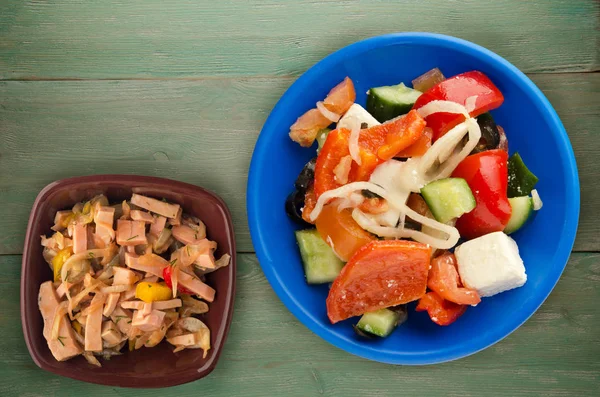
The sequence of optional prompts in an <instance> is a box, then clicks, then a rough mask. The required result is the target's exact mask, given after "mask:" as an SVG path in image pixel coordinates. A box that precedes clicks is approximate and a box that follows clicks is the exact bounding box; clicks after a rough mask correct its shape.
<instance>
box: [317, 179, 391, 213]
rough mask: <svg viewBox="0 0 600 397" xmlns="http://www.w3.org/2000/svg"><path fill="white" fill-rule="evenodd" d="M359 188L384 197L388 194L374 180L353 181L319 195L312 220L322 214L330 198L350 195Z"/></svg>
mask: <svg viewBox="0 0 600 397" xmlns="http://www.w3.org/2000/svg"><path fill="white" fill-rule="evenodd" d="M357 190H370V191H372V192H373V193H376V194H379V195H380V196H382V197H383V195H386V194H387V192H386V191H385V190H384V189H383V188H382V187H381V186H378V185H376V184H374V183H372V182H352V183H349V184H347V185H344V186H340V187H338V188H337V189H332V190H328V191H326V192H325V193H323V194H321V196H319V199H318V200H317V204H316V205H315V208H314V209H313V210H312V211H311V213H310V220H311V221H312V222H314V221H315V219H317V217H318V216H319V215H320V214H321V211H322V210H323V207H324V206H325V204H327V203H328V202H329V200H331V199H334V198H346V197H349V196H350V194H351V193H353V192H355V191H357Z"/></svg>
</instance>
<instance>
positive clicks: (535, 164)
mask: <svg viewBox="0 0 600 397" xmlns="http://www.w3.org/2000/svg"><path fill="white" fill-rule="evenodd" d="M434 67H439V68H440V69H441V70H442V72H443V73H444V75H446V76H452V75H455V74H458V73H462V72H466V71H469V70H480V71H482V72H483V73H485V74H486V75H488V76H489V77H490V79H491V80H492V81H493V82H494V83H495V84H496V85H497V86H498V88H499V89H500V90H501V91H502V93H503V94H504V97H505V101H504V104H503V105H502V106H501V107H500V108H499V109H496V110H494V111H493V112H492V114H493V116H494V118H495V119H496V122H497V123H498V124H499V125H501V126H502V127H503V128H504V129H505V131H506V134H507V137H508V141H509V148H510V152H511V153H514V152H515V151H518V152H519V153H521V156H522V157H523V159H524V161H525V163H526V164H527V165H528V167H529V168H530V169H531V170H532V171H533V172H534V173H535V174H536V175H537V176H538V177H539V179H540V182H539V183H538V185H537V189H538V191H539V193H540V195H541V197H542V200H543V202H544V207H543V209H542V210H541V211H539V212H538V213H537V214H536V216H535V218H534V219H533V220H532V221H530V222H529V223H528V224H527V226H526V227H525V228H524V229H522V230H521V231H519V232H517V233H516V234H515V235H514V236H513V237H514V238H515V239H516V241H517V243H518V245H519V249H520V253H521V256H522V258H523V260H524V262H525V267H526V269H527V276H528V281H527V283H526V284H525V286H523V287H522V288H518V289H515V290H512V291H508V292H505V293H502V294H499V295H497V296H494V297H492V298H485V299H483V301H482V302H481V303H480V304H479V305H478V306H477V307H472V308H469V310H467V312H466V313H465V314H464V315H463V316H462V317H461V318H460V319H459V320H458V321H457V322H455V323H454V324H452V325H450V326H448V327H440V326H437V325H435V324H434V323H433V322H431V320H429V318H428V316H427V314H426V313H417V312H415V311H414V305H413V306H411V310H409V317H408V321H407V322H406V323H404V324H403V325H402V326H400V327H399V328H398V329H397V330H395V331H394V333H393V334H392V335H390V336H389V337H388V338H385V339H375V340H364V339H360V338H359V337H357V336H356V335H355V333H354V331H353V329H352V326H351V324H353V323H355V322H356V321H357V319H356V318H354V319H350V320H347V321H344V322H341V323H338V324H335V325H332V324H331V323H330V322H329V320H328V318H327V313H326V308H325V299H326V297H327V292H328V286H327V285H323V286H309V285H308V284H307V283H306V282H305V279H304V273H303V270H302V264H301V260H300V255H299V252H298V248H297V246H296V241H295V238H294V233H293V232H294V230H296V229H297V228H298V226H297V225H296V224H295V223H293V222H292V221H291V220H290V219H288V217H287V216H286V213H285V210H284V203H285V199H286V196H287V195H288V194H289V193H290V192H291V191H292V189H293V184H294V181H295V179H296V177H297V175H298V173H299V172H300V170H301V169H302V167H303V166H304V164H305V163H306V162H307V161H308V160H309V159H310V158H312V157H313V156H314V155H315V150H314V149H306V148H301V147H300V146H299V145H297V144H296V143H294V142H292V141H291V140H290V139H289V137H288V132H289V127H290V126H291V125H292V124H293V123H294V121H295V120H296V119H297V118H298V117H299V116H300V115H301V114H303V113H304V112H305V111H306V110H308V109H310V108H312V107H314V106H315V103H316V102H317V101H319V100H322V99H323V98H324V97H325V96H326V95H327V93H328V92H329V90H330V89H331V88H332V87H334V86H335V85H336V84H337V83H339V82H340V81H341V80H342V79H343V78H344V77H346V76H349V77H350V78H351V79H352V80H353V81H354V84H355V87H356V92H357V98H356V101H357V102H358V103H359V104H362V105H363V106H364V104H365V101H366V91H367V90H368V89H369V88H371V87H375V86H381V85H391V84H397V83H399V82H404V83H406V84H410V82H411V80H412V79H414V78H415V77H417V76H419V75H421V74H423V73H424V72H426V71H428V70H430V69H432V68H434ZM247 212H248V218H249V224H250V232H251V236H252V242H253V244H254V248H255V250H256V253H257V256H258V259H259V261H260V265H261V267H262V269H263V271H264V273H265V275H266V277H267V279H268V280H269V282H270V283H271V286H272V287H273V289H274V290H275V292H276V293H277V295H278V296H279V298H280V299H281V300H282V302H283V303H284V304H285V305H286V307H287V308H288V309H289V310H290V311H291V312H292V313H293V314H294V315H295V316H296V317H297V318H298V319H299V320H300V321H301V322H302V323H303V324H304V325H306V326H307V327H308V328H309V329H310V330H311V331H313V332H314V333H316V334H317V335H319V336H320V337H322V338H323V339H325V340H326V341H328V342H330V343H332V344H333V345H335V346H337V347H339V348H341V349H344V350H346V351H348V352H350V353H352V354H356V355H358V356H361V357H364V358H367V359H371V360H375V361H380V362H384V363H391V364H413V365H417V364H433V363H440V362H444V361H449V360H454V359H457V358H461V357H465V356H467V355H470V354H473V353H475V352H477V351H479V350H482V349H484V348H486V347H488V346H490V345H492V344H494V343H496V342H498V341H499V340H501V339H502V338H504V337H506V336H507V335H508V334H510V333H511V332H512V331H514V330H515V329H517V328H518V327H519V326H520V325H521V324H522V323H523V322H525V321H526V320H527V319H528V318H529V317H530V316H531V315H532V314H533V313H534V312H535V311H536V309H537V308H538V307H539V306H540V305H541V304H542V302H543V301H544V300H545V299H546V298H547V297H548V295H549V294H550V292H551V291H552V288H553V287H554V285H555V284H556V282H557V281H558V279H559V277H560V275H561V273H562V271H563V269H564V267H565V265H566V263H567V260H568V258H569V254H570V252H571V249H572V246H573V242H574V240H575V233H576V230H577V222H578V218H579V180H578V176H577V167H576V163H575V158H574V155H573V150H572V148H571V144H570V142H569V139H568V137H567V134H566V132H565V130H564V127H563V125H562V123H561V122H560V120H559V118H558V116H557V115H556V112H555V111H554V109H553V108H552V106H551V105H550V103H549V102H548V100H547V99H546V97H545V96H544V95H543V94H542V93H541V91H540V90H539V89H538V88H537V87H536V86H535V85H534V84H533V83H532V82H531V81H530V80H529V79H528V78H527V77H526V76H525V75H524V74H523V73H521V72H520V71H519V70H518V69H517V68H516V67H514V66H513V65H512V64H510V63H509V62H508V61H506V60H504V59H503V58H501V57H500V56H498V55H496V54H494V53H492V52H491V51H489V50H486V49H485V48H483V47H480V46H478V45H475V44H473V43H470V42H467V41H464V40H460V39H456V38H452V37H449V36H443V35H437V34H429V33H400V34H391V35H386V36H380V37H375V38H371V39H368V40H364V41H361V42H358V43H355V44H352V45H350V46H348V47H345V48H343V49H341V50H339V51H337V52H335V53H333V54H331V55H330V56H328V57H327V58H325V59H323V60H322V61H320V62H319V63H317V64H316V65H315V66H313V67H312V68H311V69H309V70H308V71H307V72H306V73H305V74H304V75H302V76H301V77H300V78H299V79H298V80H297V81H296V82H295V83H294V84H293V85H292V86H291V87H290V88H289V89H288V90H287V92H286V93H285V94H284V95H283V96H282V97H281V99H280V100H279V102H278V103H277V105H276V106H275V108H274V109H273V111H272V112H271V115H270V116H269V118H268V120H267V121H266V123H265V125H264V127H263V130H262V132H261V133H260V136H259V139H258V141H257V143H256V147H255V149H254V154H253V157H252V163H251V166H250V173H249V178H248V191H247Z"/></svg>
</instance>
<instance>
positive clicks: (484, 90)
mask: <svg viewBox="0 0 600 397" xmlns="http://www.w3.org/2000/svg"><path fill="white" fill-rule="evenodd" d="M469 97H476V100H475V103H474V107H473V109H472V110H471V111H470V112H469V114H470V115H471V117H476V116H479V115H480V114H483V113H485V112H487V111H489V110H492V109H495V108H497V107H499V106H500V105H502V102H504V96H503V95H502V93H501V92H500V90H499V89H498V87H496V86H495V85H494V83H492V81H491V80H490V79H489V78H488V77H487V76H486V75H485V74H483V73H481V72H479V71H476V70H474V71H471V72H466V73H462V74H459V75H456V76H454V77H450V78H449V79H446V80H444V81H442V82H441V83H438V84H436V85H434V86H433V87H431V88H430V89H429V90H428V91H426V92H424V93H423V94H422V95H421V96H420V97H419V98H418V99H417V101H416V102H415V105H414V106H413V109H420V108H422V107H423V106H425V105H426V104H428V103H429V102H431V101H435V100H444V101H451V102H456V103H458V104H460V105H463V106H465V105H466V103H465V102H466V100H467V98H469ZM464 120H465V117H464V116H463V115H460V114H453V113H434V114H432V115H429V116H428V117H427V118H426V121H427V126H428V127H429V128H431V129H432V131H433V142H435V141H436V140H437V139H438V138H439V137H441V136H442V135H444V134H445V133H446V132H448V131H449V130H450V129H451V128H452V127H454V126H456V125H457V124H459V123H461V122H463V121H464Z"/></svg>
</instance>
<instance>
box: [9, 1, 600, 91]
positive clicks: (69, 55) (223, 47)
mask: <svg viewBox="0 0 600 397" xmlns="http://www.w3.org/2000/svg"><path fill="white" fill-rule="evenodd" d="M599 16H600V7H599V5H598V2H596V1H594V0H576V1H564V0H548V1H544V2H539V1H536V2H533V1H514V0H498V1H494V2H481V1H459V2H456V1H452V2H448V1H446V0H434V1H428V2H415V1H410V0H401V1H391V0H387V1H366V0H365V1H314V0H286V1H278V0H260V1H252V2H240V1H236V0H223V1H212V0H205V1H178V2H174V3H172V4H169V6H168V7H165V6H164V2H163V1H162V0H152V1H148V0H132V1H125V2H123V1H121V0H110V1H101V2H90V1H84V0H69V1H60V2H46V1H29V2H24V1H4V2H2V4H0V78H2V79H22V78H34V79H43V78H78V79H79V78H100V79H104V78H131V77H190V76H240V75H271V74H275V75H285V76H289V75H292V76H296V75H299V74H300V73H302V72H304V71H305V70H306V69H307V68H309V67H310V66H311V65H312V64H314V63H315V62H317V61H318V60H319V59H321V58H323V57H324V56H326V55H328V54H330V53H331V52H333V51H335V50H337V49H339V48H341V47H344V46H346V45H348V44H350V43H353V42H355V41H358V40H361V39H364V38H367V37H371V36H376V35H380V34H385V33H389V32H397V31H433V32H437V33H445V34H450V35H453V36H457V37H460V38H464V39H467V40H471V41H474V42H477V43H478V44H481V45H483V46H485V47H488V48H490V49H492V50H493V51H496V52H497V53H498V54H500V55H502V56H504V57H506V58H507V59H509V60H510V61H511V62H514V63H515V64H516V65H517V66H518V67H519V68H521V69H522V70H524V71H525V72H540V71H551V72H556V71H590V70H598V68H599V65H600V60H599V58H598V52H597V46H598V40H599V31H598V26H599V25H598V21H599Z"/></svg>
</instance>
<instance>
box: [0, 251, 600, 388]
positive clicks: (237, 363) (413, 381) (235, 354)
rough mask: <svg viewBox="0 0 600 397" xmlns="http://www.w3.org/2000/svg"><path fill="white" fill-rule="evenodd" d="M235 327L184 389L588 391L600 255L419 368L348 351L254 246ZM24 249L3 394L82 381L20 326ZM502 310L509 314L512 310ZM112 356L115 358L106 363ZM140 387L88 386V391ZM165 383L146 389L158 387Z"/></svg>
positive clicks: (5, 264)
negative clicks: (502, 333) (529, 312)
mask: <svg viewBox="0 0 600 397" xmlns="http://www.w3.org/2000/svg"><path fill="white" fill-rule="evenodd" d="M239 259H240V260H239V265H238V275H239V276H238V289H237V296H236V303H235V305H236V306H235V315H234V320H233V323H232V326H231V332H230V335H229V338H228V341H227V344H226V345H225V349H224V351H223V354H222V356H221V359H220V362H219V364H218V366H217V368H216V370H215V371H214V372H213V373H212V374H211V375H210V376H209V377H208V378H205V379H204V380H202V381H200V382H198V383H191V384H188V385H182V386H178V387H175V388H172V389H169V390H168V391H169V394H173V395H178V396H197V395H198V390H201V391H202V394H203V395H227V396H233V395H235V396H255V395H256V396H258V395H262V396H267V395H285V396H307V395H317V394H324V395H331V396H344V395H360V396H366V395H380V396H394V395H398V390H401V391H402V395H407V396H416V395H419V396H428V395H431V396H464V397H470V396H486V395H489V396H492V395H493V396H496V397H501V396H511V397H517V396H541V395H544V396H584V395H590V396H591V395H594V393H595V392H594V391H596V392H597V391H598V388H600V361H598V356H599V355H600V333H598V328H599V327H600V317H598V316H597V315H595V314H596V313H597V305H598V301H599V300H600V289H598V288H597V283H598V281H599V280H600V267H599V266H598V264H599V263H600V254H584V253H580V254H574V255H573V256H572V257H571V260H570V262H569V265H568V266H567V269H566V270H565V273H564V275H563V277H562V279H561V281H560V282H559V283H558V286H557V287H556V289H555V290H554V292H553V293H552V294H551V296H550V297H549V299H548V300H547V301H546V302H545V303H544V305H543V306H542V307H541V309H540V310H539V311H538V312H537V313H536V314H535V315H534V316H533V317H532V318H531V319H530V320H529V321H527V322H526V323H525V324H524V325H523V326H522V327H521V328H519V329H518V330H517V331H515V332H514V333H513V334H512V335H510V336H509V337H507V338H506V339H504V340H503V341H501V342H499V343H498V344H496V345H494V346H493V347H491V348H489V349H487V350H484V351H483V352H480V353H478V354H476V355H474V356H470V357H467V358H465V359H462V360H458V361H454V362H450V363H446V364H441V365H434V366H428V367H427V368H423V367H397V366H392V365H384V364H379V363H375V362H371V361H367V360H364V359H360V358H358V357H355V356H352V355H350V354H349V353H346V352H344V351H342V350H339V349H337V348H335V347H333V346H332V345H329V344H328V343H326V342H325V341H323V340H321V339H320V338H318V337H317V336H315V335H314V334H313V333H312V332H310V331H309V330H308V329H307V328H305V327H304V326H302V325H301V324H300V323H299V322H298V321H297V320H296V319H295V318H294V317H293V316H292V315H291V314H290V313H289V312H288V311H287V310H286V309H285V307H284V306H283V304H282V303H281V302H280V301H279V300H278V299H277V297H276V296H275V294H274V292H273V291H272V289H271V288H270V287H269V284H268V282H267V281H266V279H265V278H264V276H263V273H262V271H261V270H260V267H259V265H258V263H257V261H256V258H255V257H254V256H253V255H251V254H245V255H240V256H239ZM20 260H21V257H20V256H0V268H2V270H3V277H2V278H0V304H1V305H2V308H3V310H2V316H1V317H0V324H1V327H0V351H1V352H2V356H1V359H0V395H4V396H8V395H11V396H12V395H32V394H31V393H32V392H33V391H35V390H43V395H45V396H52V395H66V394H70V393H71V392H72V391H73V390H77V389H80V388H81V387H82V384H81V383H80V382H77V381H72V380H70V379H66V378H59V377H56V376H54V375H51V374H49V373H46V372H43V371H42V370H40V369H38V368H37V367H36V366H35V364H34V363H33V361H32V360H31V358H30V357H29V354H28V352H27V348H26V347H25V343H24V341H23V336H22V332H21V325H20V317H19V316H20V315H19V283H18V282H17V280H18V279H19V274H20ZM499 315H510V309H509V308H507V311H506V313H500V314H499ZM108 365H110V364H108ZM138 393H139V392H138V391H135V390H131V389H119V388H108V387H102V386H96V385H85V394H86V396H90V397H92V396H103V397H104V396H134V395H138ZM164 393H165V390H152V391H147V392H145V394H144V395H149V396H162V395H164Z"/></svg>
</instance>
